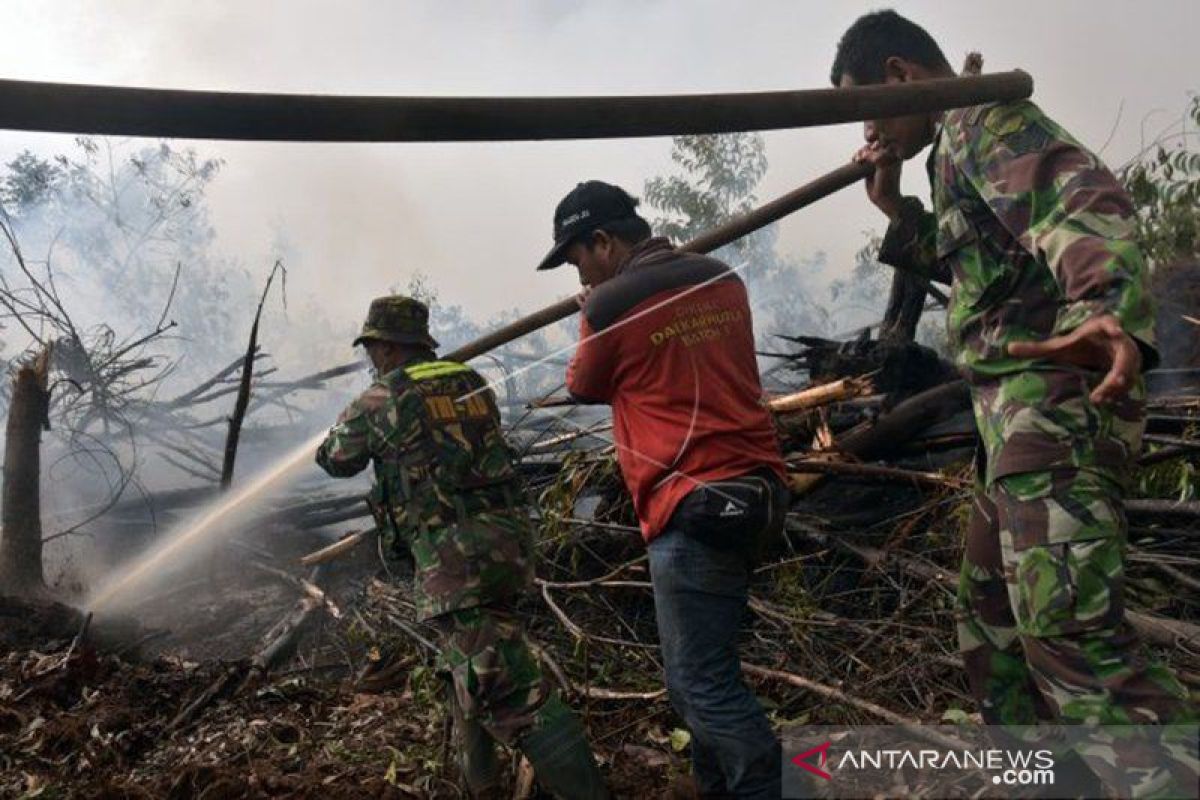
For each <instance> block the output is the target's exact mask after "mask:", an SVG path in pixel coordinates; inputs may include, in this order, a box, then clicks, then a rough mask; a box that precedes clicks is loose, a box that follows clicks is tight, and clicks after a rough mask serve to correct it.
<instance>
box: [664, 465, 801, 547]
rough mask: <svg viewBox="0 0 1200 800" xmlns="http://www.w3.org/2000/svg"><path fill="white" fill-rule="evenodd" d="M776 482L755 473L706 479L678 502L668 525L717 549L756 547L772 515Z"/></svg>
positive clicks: (768, 476)
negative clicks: (717, 479)
mask: <svg viewBox="0 0 1200 800" xmlns="http://www.w3.org/2000/svg"><path fill="white" fill-rule="evenodd" d="M777 482H778V480H777V479H776V478H775V477H774V476H773V475H769V474H768V475H764V474H758V473H755V474H751V475H742V476H739V477H737V478H726V479H724V480H720V481H711V482H706V483H705V484H704V485H703V486H699V487H697V488H696V489H695V490H693V491H692V492H690V493H689V494H688V495H687V497H685V498H683V500H681V501H680V502H679V505H678V506H677V507H676V508H675V513H674V514H673V515H672V516H671V523H670V525H671V527H674V528H679V529H680V530H681V531H683V532H684V533H685V534H687V535H688V536H691V537H692V538H694V539H696V540H697V541H700V542H703V543H704V544H706V545H708V546H710V547H713V548H716V549H718V550H745V551H748V552H749V551H753V550H756V549H757V546H758V543H759V540H760V538H761V536H762V534H763V532H764V531H765V530H766V528H767V525H768V524H769V523H770V521H771V520H772V518H773V516H774V509H773V508H772V505H773V504H774V502H775V498H776V494H777V493H776V491H775V488H776V487H775V484H776V483H777Z"/></svg>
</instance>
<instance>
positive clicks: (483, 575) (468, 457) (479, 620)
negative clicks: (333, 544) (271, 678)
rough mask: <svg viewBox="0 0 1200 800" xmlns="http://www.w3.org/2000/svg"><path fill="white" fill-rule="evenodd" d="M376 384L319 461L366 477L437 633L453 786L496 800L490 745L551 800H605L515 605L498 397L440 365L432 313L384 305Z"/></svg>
mask: <svg viewBox="0 0 1200 800" xmlns="http://www.w3.org/2000/svg"><path fill="white" fill-rule="evenodd" d="M354 344H355V345H359V344H361V345H363V346H364V347H365V348H366V350H367V354H368V356H369V357H370V359H371V363H372V365H373V366H374V367H375V372H376V376H377V377H376V380H375V382H374V383H373V384H372V385H371V386H370V388H368V389H367V390H366V391H365V392H363V394H362V395H360V396H359V397H358V398H357V399H356V400H354V402H352V403H351V404H350V405H349V407H347V408H346V410H345V411H343V412H342V414H341V416H340V417H339V418H338V422H337V424H336V425H334V426H333V428H332V429H331V430H330V431H329V435H328V437H326V439H325V441H324V442H323V443H322V444H321V446H320V448H319V449H318V451H317V463H318V464H319V465H320V466H321V467H322V468H323V469H324V470H325V471H326V472H328V473H329V474H330V475H333V476H334V477H349V476H352V475H355V474H357V473H359V472H361V471H362V470H363V469H365V468H366V467H367V465H368V463H373V464H374V469H375V483H374V485H373V487H372V490H371V495H370V498H369V501H368V502H369V503H370V505H371V509H372V512H373V513H374V515H375V520H376V523H377V524H378V527H379V531H380V535H381V543H382V546H383V548H384V550H385V554H387V555H392V556H398V555H400V554H401V553H403V552H404V551H409V552H411V554H412V559H413V564H414V576H415V580H414V598H413V599H414V602H415V604H416V607H417V616H418V618H419V620H421V621H422V622H426V623H427V624H429V625H431V626H432V627H434V628H435V629H436V630H437V631H438V632H439V643H440V646H441V660H442V665H443V667H444V668H445V670H446V671H447V672H448V673H449V674H450V679H451V684H452V692H451V709H452V712H453V715H454V721H455V727H456V729H457V732H458V736H459V741H460V753H461V763H462V769H463V777H464V780H465V782H466V784H467V788H468V789H469V790H470V792H471V794H472V795H474V796H476V797H490V796H499V792H500V788H501V787H500V780H499V779H500V763H499V761H498V760H497V755H496V748H495V743H496V741H500V742H503V743H505V744H508V745H512V746H515V747H517V748H518V749H520V750H521V752H522V753H524V754H525V756H526V757H527V758H528V759H529V762H530V763H531V764H532V765H533V768H534V772H535V774H536V775H537V778H538V780H539V781H540V782H541V783H542V785H543V787H544V788H546V789H547V790H549V791H550V792H552V793H553V794H554V795H556V796H558V797H562V798H604V797H607V796H608V793H607V790H606V789H605V787H604V783H603V779H602V778H601V776H600V771H599V769H598V767H597V766H596V762H595V759H594V758H593V756H592V752H591V748H590V747H589V746H588V743H587V740H586V739H585V737H584V731H583V726H582V725H581V724H580V722H579V720H578V718H577V717H576V716H575V715H574V713H572V712H571V710H570V709H568V708H567V706H566V705H565V704H564V702H563V700H562V698H560V697H559V696H558V694H557V693H556V692H555V691H553V690H552V689H551V688H550V686H549V684H548V683H547V681H546V680H545V678H544V677H543V675H542V672H541V669H540V667H539V665H538V662H537V659H536V658H535V657H534V655H533V652H532V650H531V648H530V646H529V642H528V641H527V640H526V638H525V630H524V625H523V623H522V622H521V620H520V619H519V618H518V617H517V616H516V614H515V613H514V610H513V602H514V601H515V600H516V599H517V598H518V597H519V596H520V595H521V594H523V593H524V592H525V591H526V590H527V589H528V587H529V585H530V583H531V581H532V577H533V548H532V541H533V530H532V526H531V523H530V520H529V514H528V511H527V509H526V508H525V502H524V500H523V499H522V491H521V486H520V482H519V480H518V476H517V473H516V471H515V469H514V468H513V464H512V460H511V455H510V451H509V449H508V446H507V444H506V443H505V441H504V437H503V435H502V433H501V430H500V413H499V410H498V409H497V407H496V402H495V397H494V395H493V394H492V392H491V390H490V389H488V388H487V384H486V383H485V382H484V380H483V378H481V377H480V376H479V374H478V373H476V372H475V371H474V370H472V369H471V368H470V367H468V366H466V365H464V364H458V363H455V362H451V361H438V360H437V357H436V356H435V355H434V349H435V348H436V347H437V346H438V343H437V341H435V340H434V338H433V337H432V336H430V335H429V309H428V308H426V306H425V305H424V304H423V303H421V302H419V301H418V300H415V299H413V298H411V297H405V296H402V295H393V296H389V297H380V298H378V299H376V300H375V301H373V302H372V303H371V308H370V310H369V311H368V312H367V320H366V322H365V323H364V324H363V329H362V333H361V334H360V335H359V336H358V338H357V339H355V340H354Z"/></svg>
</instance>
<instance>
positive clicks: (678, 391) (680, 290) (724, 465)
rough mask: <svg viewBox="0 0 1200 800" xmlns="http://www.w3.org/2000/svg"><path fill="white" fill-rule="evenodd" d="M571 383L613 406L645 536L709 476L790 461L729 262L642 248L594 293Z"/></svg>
mask: <svg viewBox="0 0 1200 800" xmlns="http://www.w3.org/2000/svg"><path fill="white" fill-rule="evenodd" d="M567 388H568V389H569V390H570V392H571V393H572V394H573V395H575V396H576V397H577V398H578V399H580V400H581V401H583V402H589V403H609V404H611V405H612V409H613V433H614V441H615V443H616V446H617V459H618V462H619V464H620V467H621V474H622V475H623V477H624V479H625V484H626V486H627V487H628V488H629V492H630V494H631V495H632V496H633V505H634V509H635V510H636V511H637V515H638V519H639V520H640V521H641V527H642V535H643V537H644V538H645V539H646V541H650V540H651V539H653V538H654V537H655V536H657V535H658V534H659V533H660V532H661V531H662V529H663V527H664V526H665V525H666V524H667V522H668V520H669V519H670V517H671V514H672V512H673V511H674V510H675V506H676V505H677V504H678V503H679V501H680V500H681V499H683V497H684V496H685V495H687V494H688V493H689V492H691V491H692V490H693V489H695V488H697V487H698V486H699V485H701V484H703V483H704V482H706V481H713V480H720V479H723V478H731V477H734V476H737V475H742V474H745V473H747V472H752V471H754V470H756V469H761V468H763V467H769V468H770V469H772V470H774V471H775V472H776V473H778V474H779V475H780V476H781V477H782V476H783V475H784V468H783V460H782V458H781V456H780V452H779V442H778V439H777V438H776V435H775V427H774V423H773V422H772V420H771V417H770V414H769V412H768V411H767V410H766V408H765V407H764V406H763V403H762V384H761V382H760V381H759V376H758V364H757V362H756V361H755V358H754V333H753V329H752V326H751V319H750V304H749V301H748V299H747V296H746V287H745V285H744V284H743V283H742V281H741V280H740V279H739V278H738V277H737V275H736V274H735V273H733V272H732V271H730V269H729V267H727V266H726V265H725V264H723V263H722V262H720V261H717V260H716V259H713V258H708V257H705V256H699V255H693V254H687V253H680V252H678V251H676V250H675V249H674V248H672V247H671V245H670V243H669V242H668V241H667V240H666V239H659V238H656V239H650V240H647V241H645V242H642V243H641V244H639V245H638V246H637V247H636V248H635V249H634V251H633V253H632V254H631V257H630V259H629V261H628V262H627V263H626V264H625V265H624V266H623V267H622V269H621V270H620V271H619V273H618V274H617V276H616V277H614V278H613V279H612V280H610V281H607V282H605V283H603V284H601V285H600V286H598V287H596V289H595V290H594V291H593V292H592V294H591V296H590V297H589V298H588V301H587V303H586V304H585V307H584V309H583V315H582V321H581V327H580V344H579V348H578V349H577V350H576V352H575V356H574V358H573V359H572V360H571V364H570V366H569V367H568V369H567Z"/></svg>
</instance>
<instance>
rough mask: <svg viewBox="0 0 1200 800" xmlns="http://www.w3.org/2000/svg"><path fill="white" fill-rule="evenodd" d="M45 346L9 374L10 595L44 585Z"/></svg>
mask: <svg viewBox="0 0 1200 800" xmlns="http://www.w3.org/2000/svg"><path fill="white" fill-rule="evenodd" d="M49 365H50V348H49V347H47V348H46V349H45V350H43V351H42V353H41V354H40V355H38V356H36V357H35V358H34V359H33V360H32V361H30V362H27V363H25V364H22V365H21V366H20V367H19V368H18V369H17V371H16V374H14V375H13V385H12V399H11V401H10V403H9V407H8V424H7V427H6V430H5V445H4V486H3V502H4V509H3V530H2V531H0V586H2V587H4V589H5V591H7V592H9V593H11V594H31V593H36V592H40V591H42V590H44V589H45V578H44V576H43V574H42V515H41V491H40V490H41V443H42V429H43V428H45V429H47V430H49V427H50V421H49V418H48V416H47V414H48V412H49V409H50V390H49V389H48V388H47V374H48V373H49Z"/></svg>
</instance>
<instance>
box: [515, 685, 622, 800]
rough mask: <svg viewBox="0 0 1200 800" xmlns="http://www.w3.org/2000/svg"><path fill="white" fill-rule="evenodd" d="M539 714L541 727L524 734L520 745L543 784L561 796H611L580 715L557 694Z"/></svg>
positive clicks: (567, 799)
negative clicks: (568, 706)
mask: <svg viewBox="0 0 1200 800" xmlns="http://www.w3.org/2000/svg"><path fill="white" fill-rule="evenodd" d="M538 717H539V723H538V725H537V727H535V728H534V729H533V730H532V731H530V732H529V733H527V734H525V735H524V736H522V737H521V739H520V741H519V742H518V743H517V747H518V748H520V750H521V752H522V753H524V754H525V757H526V758H528V759H529V763H530V765H532V766H533V774H534V775H536V776H537V779H538V783H540V784H541V785H542V788H543V789H545V790H546V791H548V792H550V793H551V794H552V795H554V796H555V797H557V798H560V800H608V797H609V794H608V787H606V786H605V785H604V777H603V776H602V775H601V774H600V767H599V766H597V765H596V759H595V757H594V756H593V755H592V748H591V745H589V744H588V741H587V737H586V736H585V734H584V730H583V725H582V724H581V723H580V722H579V718H578V717H576V716H575V714H574V713H573V712H572V711H571V709H569V708H567V706H566V705H565V704H564V703H563V701H562V700H561V699H559V697H558V695H557V694H555V695H551V697H550V698H549V699H548V700H547V701H546V704H545V705H544V706H542V709H541V711H540V712H539V714H538Z"/></svg>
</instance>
